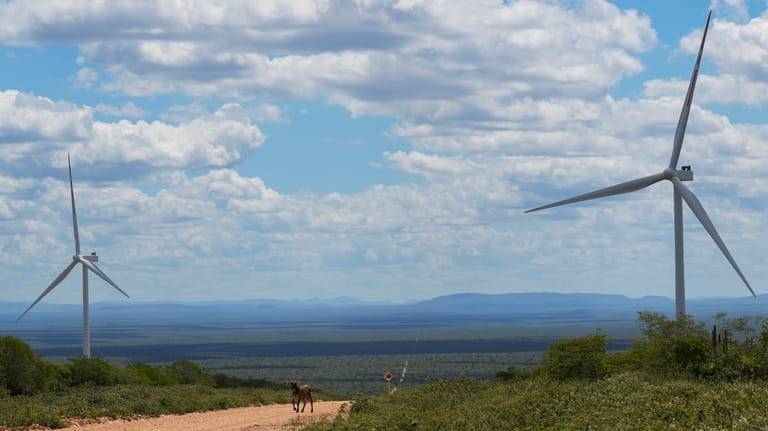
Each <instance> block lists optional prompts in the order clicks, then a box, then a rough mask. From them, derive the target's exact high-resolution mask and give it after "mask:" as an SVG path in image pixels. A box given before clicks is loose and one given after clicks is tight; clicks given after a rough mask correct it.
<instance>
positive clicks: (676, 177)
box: [525, 11, 756, 319]
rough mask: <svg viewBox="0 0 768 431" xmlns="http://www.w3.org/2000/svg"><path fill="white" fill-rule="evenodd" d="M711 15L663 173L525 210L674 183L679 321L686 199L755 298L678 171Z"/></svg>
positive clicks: (689, 174) (688, 176)
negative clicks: (663, 183)
mask: <svg viewBox="0 0 768 431" xmlns="http://www.w3.org/2000/svg"><path fill="white" fill-rule="evenodd" d="M711 16H712V11H709V15H708V16H707V24H706V25H705V26H704V35H703V36H702V37H701V45H700V46H699V54H698V56H697V57H696V64H695V66H694V68H693V75H692V76H691V82H690V83H689V84H688V93H687V94H686V96H685V102H684V103H683V109H682V112H680V119H679V120H678V122H677V129H676V130H675V138H674V145H673V147H672V157H671V158H670V159H669V165H667V167H666V168H664V170H663V171H661V173H658V174H655V175H649V176H647V177H642V178H638V179H635V180H631V181H627V182H624V183H620V184H616V185H613V186H610V187H605V188H603V189H600V190H596V191H593V192H590V193H585V194H583V195H579V196H575V197H572V198H569V199H565V200H562V201H558V202H554V203H551V204H548V205H544V206H540V207H537V208H533V209H530V210H528V211H525V212H526V213H529V212H533V211H539V210H543V209H546V208H552V207H557V206H560V205H566V204H570V203H574V202H581V201H586V200H590V199H596V198H602V197H607V196H613V195H619V194H623V193H629V192H634V191H637V190H640V189H643V188H646V187H648V186H650V185H652V184H655V183H657V182H659V181H661V180H667V181H669V182H671V183H672V186H673V188H674V218H675V313H676V315H677V318H678V319H680V318H682V317H684V316H685V271H684V264H683V204H682V201H683V200H684V201H685V203H686V204H687V205H688V207H689V208H690V209H691V211H692V212H693V214H694V215H695V216H696V218H698V219H699V222H701V225H702V226H704V229H706V231H707V233H709V236H710V237H712V240H713V241H715V244H717V246H718V247H719V248H720V251H722V252H723V255H725V258H726V259H728V262H730V264H731V266H732V267H733V269H734V270H736V273H737V274H739V277H740V278H741V280H742V281H743V282H744V284H745V285H746V286H747V289H749V292H750V293H752V296H756V295H755V291H754V290H752V286H750V284H749V282H748V281H747V278H746V277H745V276H744V273H742V272H741V269H739V265H737V264H736V261H735V260H734V259H733V256H731V253H730V252H729V251H728V248H727V247H726V246H725V243H724V242H723V240H722V239H721V238H720V235H719V234H718V233H717V230H716V229H715V226H714V225H713V224H712V221H711V220H710V219H709V216H708V215H707V212H706V211H704V207H703V206H702V205H701V202H699V199H698V198H696V195H694V194H693V192H692V191H691V190H690V189H689V188H688V187H686V186H685V185H684V184H683V183H682V182H683V181H693V171H691V167H690V166H682V167H681V169H680V170H678V169H677V162H678V158H679V157H680V149H681V148H682V146H683V137H684V136H685V127H686V125H687V123H688V114H689V113H690V111H691V102H692V100H693V90H694V88H695V87H696V78H697V77H698V74H699V65H700V64H701V54H702V52H703V51H704V41H705V40H706V39H707V29H708V28H709V20H710V18H711Z"/></svg>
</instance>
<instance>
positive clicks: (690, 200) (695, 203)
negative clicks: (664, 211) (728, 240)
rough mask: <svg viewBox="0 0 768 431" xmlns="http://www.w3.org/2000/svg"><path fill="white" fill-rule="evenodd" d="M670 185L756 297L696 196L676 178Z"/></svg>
mask: <svg viewBox="0 0 768 431" xmlns="http://www.w3.org/2000/svg"><path fill="white" fill-rule="evenodd" d="M672 184H674V186H675V189H676V190H677V191H678V193H680V195H681V196H682V197H683V200H685V203H686V204H688V207H689V208H690V209H691V211H693V214H695V215H696V218H698V219H699V221H700V222H701V225H702V226H704V229H706V231H707V233H709V236H711V237H712V240H713V241H715V244H717V246H718V247H719V248H720V251H722V252H723V255H725V258H726V259H728V262H730V263H731V266H732V267H733V269H734V270H736V273H737V274H739V277H741V281H743V282H744V284H745V285H747V289H749V292H750V293H751V294H752V296H754V297H757V295H755V291H754V290H752V286H750V284H749V282H748V281H747V277H745V276H744V273H742V272H741V269H740V268H739V265H737V264H736V261H735V260H734V259H733V256H731V253H730V252H729V251H728V248H727V247H726V246H725V243H724V242H723V240H722V238H720V235H719V234H718V233H717V230H716V229H715V225H713V224H712V220H710V219H709V216H708V215H707V212H706V211H704V207H703V206H702V205H701V202H699V199H698V198H697V197H696V195H694V194H693V192H692V191H691V190H690V189H689V188H688V187H686V186H685V185H684V184H683V183H682V181H680V179H678V178H677V177H673V178H672Z"/></svg>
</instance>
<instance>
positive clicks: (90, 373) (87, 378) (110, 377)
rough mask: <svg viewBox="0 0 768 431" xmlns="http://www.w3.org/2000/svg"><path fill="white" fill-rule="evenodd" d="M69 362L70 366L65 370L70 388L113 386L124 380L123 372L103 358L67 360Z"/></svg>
mask: <svg viewBox="0 0 768 431" xmlns="http://www.w3.org/2000/svg"><path fill="white" fill-rule="evenodd" d="M69 361H70V362H71V364H70V365H69V366H68V367H67V368H68V369H69V372H70V375H69V378H70V382H71V384H72V386H77V385H86V384H91V385H96V386H113V385H116V384H118V383H122V382H123V380H125V379H124V373H123V370H122V369H121V368H120V367H119V366H118V365H117V364H113V363H111V362H109V361H107V360H106V359H104V358H99V357H97V358H83V357H79V358H69Z"/></svg>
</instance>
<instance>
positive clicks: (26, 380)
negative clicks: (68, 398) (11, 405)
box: [0, 336, 61, 395]
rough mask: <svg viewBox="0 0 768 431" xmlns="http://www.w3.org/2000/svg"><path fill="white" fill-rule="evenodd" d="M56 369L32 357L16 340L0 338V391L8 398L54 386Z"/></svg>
mask: <svg viewBox="0 0 768 431" xmlns="http://www.w3.org/2000/svg"><path fill="white" fill-rule="evenodd" d="M60 375H61V372H60V369H59V367H57V366H56V365H54V364H52V363H50V362H48V361H45V360H43V359H41V358H39V357H38V356H37V355H35V353H34V352H32V349H31V348H30V347H29V345H27V344H26V343H24V342H23V341H22V340H20V339H19V338H16V337H11V336H6V337H0V387H2V388H5V390H7V391H8V392H9V393H10V394H11V395H22V394H34V393H37V392H40V391H46V390H49V389H52V388H54V387H55V386H56V384H57V381H58V379H59V377H60Z"/></svg>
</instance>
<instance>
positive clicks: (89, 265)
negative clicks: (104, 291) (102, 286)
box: [78, 256, 130, 298]
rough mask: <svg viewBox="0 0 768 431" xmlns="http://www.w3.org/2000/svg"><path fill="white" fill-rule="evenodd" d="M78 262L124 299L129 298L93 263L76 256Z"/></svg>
mask: <svg viewBox="0 0 768 431" xmlns="http://www.w3.org/2000/svg"><path fill="white" fill-rule="evenodd" d="M78 261H79V262H80V263H82V264H83V265H85V267H86V268H88V269H90V270H91V271H92V272H93V273H94V274H96V275H98V276H99V277H101V279H102V280H104V281H106V282H107V283H109V284H110V285H111V286H112V287H114V288H115V289H117V290H118V292H120V293H122V294H123V295H125V297H126V298H130V296H128V294H127V293H125V292H123V289H121V288H119V287H118V286H117V284H115V282H114V281H112V279H111V278H109V277H108V276H107V274H105V273H104V271H102V270H101V269H99V267H98V266H96V264H95V263H93V262H91V261H89V260H87V259H85V258H84V257H81V256H78Z"/></svg>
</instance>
